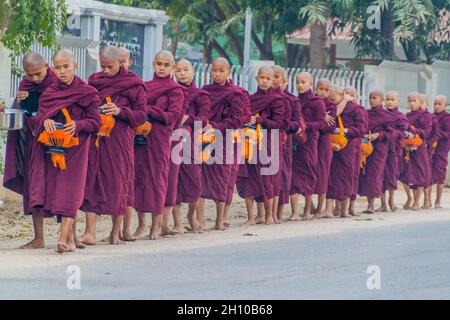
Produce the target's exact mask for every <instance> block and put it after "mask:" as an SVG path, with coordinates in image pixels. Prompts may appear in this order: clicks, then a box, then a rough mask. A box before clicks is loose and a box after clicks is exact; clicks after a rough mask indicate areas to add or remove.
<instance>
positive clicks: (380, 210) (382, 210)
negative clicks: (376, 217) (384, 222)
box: [375, 207, 387, 212]
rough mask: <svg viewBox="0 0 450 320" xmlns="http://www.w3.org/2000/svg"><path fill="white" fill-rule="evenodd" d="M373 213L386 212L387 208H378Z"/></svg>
mask: <svg viewBox="0 0 450 320" xmlns="http://www.w3.org/2000/svg"><path fill="white" fill-rule="evenodd" d="M375 212H387V208H386V207H379V208H378V209H377V210H375Z"/></svg>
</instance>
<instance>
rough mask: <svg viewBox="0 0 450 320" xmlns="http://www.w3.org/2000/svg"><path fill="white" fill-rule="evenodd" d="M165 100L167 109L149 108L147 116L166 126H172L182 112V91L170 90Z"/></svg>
mask: <svg viewBox="0 0 450 320" xmlns="http://www.w3.org/2000/svg"><path fill="white" fill-rule="evenodd" d="M167 98H168V99H167V108H158V107H154V106H150V108H149V109H148V115H149V116H150V117H152V118H153V119H155V120H156V121H158V122H161V123H163V124H165V125H166V126H174V125H175V123H176V122H177V120H178V118H179V117H180V114H181V111H182V110H183V103H184V94H183V91H182V89H174V90H172V91H171V92H170V93H169V94H168V95H167ZM157 103H159V102H157Z"/></svg>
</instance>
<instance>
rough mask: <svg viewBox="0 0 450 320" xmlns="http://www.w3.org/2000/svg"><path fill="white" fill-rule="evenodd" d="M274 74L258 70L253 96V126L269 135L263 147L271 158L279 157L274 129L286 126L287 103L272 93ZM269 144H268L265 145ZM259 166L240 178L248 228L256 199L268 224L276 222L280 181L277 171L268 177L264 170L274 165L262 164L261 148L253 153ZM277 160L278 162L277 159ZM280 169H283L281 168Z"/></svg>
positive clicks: (252, 216) (239, 183)
mask: <svg viewBox="0 0 450 320" xmlns="http://www.w3.org/2000/svg"><path fill="white" fill-rule="evenodd" d="M273 77H274V71H273V69H272V68H270V67H267V66H264V67H261V68H260V69H259V70H258V75H257V77H256V82H257V84H258V90H257V92H256V93H255V94H253V95H252V96H251V99H250V101H251V107H252V109H251V110H252V118H251V121H250V124H251V125H252V124H256V125H261V127H262V128H263V129H267V130H266V131H265V132H264V134H265V135H266V136H267V137H266V139H264V141H267V142H265V143H264V145H263V146H262V148H265V149H266V150H265V153H266V154H267V155H269V156H270V157H274V156H275V157H278V158H280V157H281V155H280V147H279V143H280V142H279V141H275V146H276V149H275V150H273V149H271V143H272V140H271V139H272V136H271V134H272V130H279V129H280V128H281V127H282V125H283V119H284V104H285V99H284V98H283V97H281V96H280V95H279V94H277V93H274V92H273V90H272V82H273ZM266 143H267V144H266ZM254 157H256V163H255V164H253V163H250V164H246V168H247V176H246V177H242V176H240V177H238V182H237V184H238V189H239V194H240V195H241V196H242V197H244V198H245V202H246V206H247V213H248V221H247V223H248V224H249V225H253V224H255V220H254V215H253V206H254V200H255V198H260V199H263V201H264V209H265V221H266V224H273V223H275V219H274V216H273V214H274V210H273V198H274V197H275V194H276V191H277V190H276V184H277V180H278V171H277V172H276V173H273V174H265V173H264V167H266V168H267V167H268V166H269V165H272V166H274V164H273V163H272V164H263V163H262V162H261V160H262V159H261V153H260V149H259V148H258V151H257V152H256V153H255V154H254ZM275 161H278V163H279V159H276V160H275ZM278 170H281V167H280V166H278Z"/></svg>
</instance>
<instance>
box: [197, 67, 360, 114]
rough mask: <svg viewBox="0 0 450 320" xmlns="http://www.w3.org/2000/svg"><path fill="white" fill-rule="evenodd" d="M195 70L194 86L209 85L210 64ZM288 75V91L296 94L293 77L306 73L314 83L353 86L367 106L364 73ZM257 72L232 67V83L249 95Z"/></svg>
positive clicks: (329, 71)
mask: <svg viewBox="0 0 450 320" xmlns="http://www.w3.org/2000/svg"><path fill="white" fill-rule="evenodd" d="M194 69H195V78H194V81H195V84H196V85H197V86H198V87H202V86H203V85H205V84H209V83H211V75H210V73H211V64H203V63H196V64H194ZM286 70H287V72H288V75H289V91H290V92H292V93H294V94H297V88H296V85H295V77H296V75H297V74H299V73H300V72H304V71H307V72H309V73H311V74H312V76H313V78H314V83H315V84H316V83H317V81H318V80H319V79H321V78H327V79H329V80H330V81H331V82H333V83H334V84H335V85H337V86H340V87H347V86H353V87H355V88H356V90H357V91H358V93H359V97H360V103H361V105H363V106H365V105H367V91H366V83H365V78H366V77H365V73H364V72H363V71H351V70H336V69H301V68H287V69H286ZM256 72H257V70H256V69H255V68H252V67H242V66H239V65H238V66H233V67H232V68H231V74H232V75H231V78H232V80H233V82H234V83H235V84H237V85H239V86H241V87H243V88H245V89H246V90H248V91H249V92H250V93H253V92H255V91H256V83H255V76H256Z"/></svg>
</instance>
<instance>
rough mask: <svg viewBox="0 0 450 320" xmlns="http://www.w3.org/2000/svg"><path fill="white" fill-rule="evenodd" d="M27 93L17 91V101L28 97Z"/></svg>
mask: <svg viewBox="0 0 450 320" xmlns="http://www.w3.org/2000/svg"><path fill="white" fill-rule="evenodd" d="M29 95H30V94H29V93H28V91H19V92H18V93H17V102H21V101H23V100H25V99H26V98H28V96H29Z"/></svg>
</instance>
